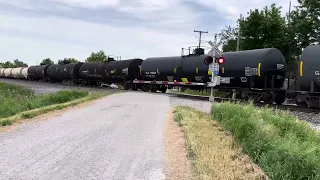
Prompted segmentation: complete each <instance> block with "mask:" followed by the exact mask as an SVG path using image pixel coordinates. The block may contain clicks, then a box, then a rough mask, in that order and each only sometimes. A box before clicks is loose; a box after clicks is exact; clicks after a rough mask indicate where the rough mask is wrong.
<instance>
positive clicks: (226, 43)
mask: <svg viewBox="0 0 320 180" xmlns="http://www.w3.org/2000/svg"><path fill="white" fill-rule="evenodd" d="M281 9H282V7H280V6H277V5H276V4H274V3H273V4H271V5H270V6H266V7H264V8H262V9H253V10H252V9H251V10H250V11H249V12H247V15H248V16H247V17H245V18H242V19H240V18H239V19H238V20H237V22H239V27H232V26H230V25H229V26H226V27H225V28H224V29H223V30H222V31H221V32H220V33H219V34H218V37H220V41H219V43H218V45H221V46H222V50H223V52H229V51H236V49H237V40H238V28H240V31H239V34H240V38H239V42H240V43H239V50H251V49H260V48H278V49H279V50H280V51H281V52H282V53H283V55H284V57H285V58H286V61H287V63H288V66H289V71H291V72H292V73H294V72H295V71H296V69H295V68H296V66H297V62H298V60H299V55H300V54H301V53H302V50H303V48H306V47H307V46H309V45H313V44H319V40H320V1H315V0H298V6H296V7H294V8H293V9H292V11H291V12H289V13H287V14H286V16H282V15H281Z"/></svg>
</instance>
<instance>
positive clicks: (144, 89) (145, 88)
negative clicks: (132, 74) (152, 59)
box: [141, 85, 150, 92]
mask: <svg viewBox="0 0 320 180" xmlns="http://www.w3.org/2000/svg"><path fill="white" fill-rule="evenodd" d="M141 90H142V91H144V92H148V91H150V86H148V85H145V86H142V87H141Z"/></svg>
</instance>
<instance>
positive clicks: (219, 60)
mask: <svg viewBox="0 0 320 180" xmlns="http://www.w3.org/2000/svg"><path fill="white" fill-rule="evenodd" d="M224 61H225V60H224V58H223V57H219V58H218V60H217V62H218V64H223V63H224Z"/></svg>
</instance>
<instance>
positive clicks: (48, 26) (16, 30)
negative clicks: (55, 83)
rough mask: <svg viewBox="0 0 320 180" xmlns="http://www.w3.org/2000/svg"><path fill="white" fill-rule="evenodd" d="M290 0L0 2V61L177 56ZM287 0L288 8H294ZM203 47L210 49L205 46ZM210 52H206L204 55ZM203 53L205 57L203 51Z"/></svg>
mask: <svg viewBox="0 0 320 180" xmlns="http://www.w3.org/2000/svg"><path fill="white" fill-rule="evenodd" d="M289 2H290V0H254V1H253V0H0V62H5V61H13V60H14V59H19V60H21V61H24V62H26V63H27V64H28V65H37V64H39V63H40V62H41V61H42V60H43V59H45V58H51V59H52V60H53V61H55V62H57V61H58V60H59V59H63V58H65V57H73V58H76V59H78V60H80V61H84V60H85V59H86V58H87V57H88V56H90V54H91V53H92V52H97V51H100V50H103V51H104V52H105V53H106V54H107V55H111V56H121V59H123V60H124V59H131V58H141V59H145V58H148V57H158V56H179V55H181V48H188V47H189V46H196V45H197V44H198V34H197V33H195V32H193V31H194V30H203V31H208V33H206V34H203V36H202V39H203V40H204V41H209V40H212V41H213V40H214V35H215V33H219V32H220V31H221V30H222V29H223V28H224V27H225V26H228V25H231V26H233V27H236V20H237V19H238V18H239V16H240V14H243V15H244V16H246V14H247V12H248V11H249V10H250V9H253V8H259V9H261V8H263V7H264V6H269V5H271V4H272V3H276V4H277V5H278V6H282V7H283V10H282V11H283V12H282V13H283V15H285V13H286V12H288V9H289ZM296 4H297V3H296V0H292V5H296ZM202 45H203V46H206V47H208V48H209V47H210V45H209V44H208V43H206V42H204V43H203V44H202ZM208 50H209V49H207V51H208ZM207 51H206V52H207Z"/></svg>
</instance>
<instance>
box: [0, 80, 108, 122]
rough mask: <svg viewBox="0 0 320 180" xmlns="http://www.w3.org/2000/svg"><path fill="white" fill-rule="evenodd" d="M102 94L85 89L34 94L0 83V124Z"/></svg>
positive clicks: (22, 88) (67, 105) (24, 89)
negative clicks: (91, 92) (90, 92)
mask: <svg viewBox="0 0 320 180" xmlns="http://www.w3.org/2000/svg"><path fill="white" fill-rule="evenodd" d="M104 95H106V93H95V94H89V93H88V92H87V91H76V90H68V91H66V90H63V91H59V92H57V93H51V94H46V95H40V96H35V93H34V92H33V91H32V90H29V89H26V88H24V87H21V86H17V85H11V84H6V83H0V126H8V125H11V124H12V123H13V122H15V121H17V120H20V119H24V118H32V117H35V116H38V115H40V114H44V113H46V112H49V111H53V110H58V109H63V108H66V107H69V106H73V105H76V104H79V103H82V102H85V101H89V100H93V99H97V98H99V97H102V96H104Z"/></svg>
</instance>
